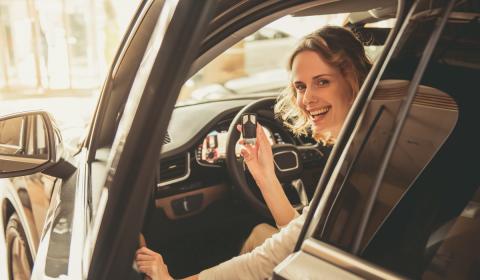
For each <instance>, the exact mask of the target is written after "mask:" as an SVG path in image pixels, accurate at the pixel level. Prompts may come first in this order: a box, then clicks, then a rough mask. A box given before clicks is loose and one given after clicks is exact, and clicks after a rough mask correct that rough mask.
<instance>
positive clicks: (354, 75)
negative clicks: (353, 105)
mask: <svg viewBox="0 0 480 280" xmlns="http://www.w3.org/2000/svg"><path fill="white" fill-rule="evenodd" d="M303 51H314V52H316V53H317V54H318V55H319V56H320V57H321V58H322V59H324V60H325V61H326V62H327V63H328V64H330V65H331V66H333V67H337V68H338V69H339V70H340V72H341V73H342V74H343V75H344V77H345V79H346V80H347V82H348V84H349V86H350V89H351V93H352V95H353V96H352V100H353V99H354V98H355V97H356V95H357V93H358V91H359V90H360V86H361V85H362V83H363V81H364V80H365V77H366V76H367V74H368V71H369V70H370V67H371V62H370V60H369V59H368V58H367V56H366V54H365V49H364V47H363V45H362V43H361V42H360V41H359V40H358V39H357V38H356V37H355V35H354V34H353V33H352V32H351V31H350V30H348V29H346V28H343V27H338V26H326V27H323V28H321V29H319V30H317V31H315V32H313V33H311V34H309V35H307V36H305V37H304V38H303V39H302V40H301V41H300V42H299V44H298V45H297V47H296V48H295V49H294V51H293V53H292V54H291V55H290V58H289V60H288V65H287V68H288V71H289V72H291V70H292V65H293V60H294V59H295V57H296V56H297V55H298V54H299V53H301V52H303ZM296 101H297V100H296V94H295V90H294V88H293V86H292V83H291V82H289V85H288V86H287V87H286V88H285V89H284V90H283V91H282V93H281V94H280V95H279V97H278V98H277V102H276V104H275V107H274V111H275V115H276V116H277V117H278V118H280V119H281V120H282V121H283V123H284V124H285V126H287V127H288V128H289V129H290V130H291V131H292V132H293V133H294V134H295V135H309V133H311V124H310V121H309V117H308V115H307V114H306V112H305V111H304V110H302V109H301V108H300V107H298V105H297V102H296ZM314 138H315V139H316V140H317V141H319V142H323V143H324V144H333V143H334V142H335V139H333V138H332V137H331V136H330V135H325V134H324V135H314Z"/></svg>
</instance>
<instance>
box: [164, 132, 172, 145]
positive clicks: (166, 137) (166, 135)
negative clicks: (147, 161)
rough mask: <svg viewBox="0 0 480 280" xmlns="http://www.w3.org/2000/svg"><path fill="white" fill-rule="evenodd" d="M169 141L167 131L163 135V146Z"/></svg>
mask: <svg viewBox="0 0 480 280" xmlns="http://www.w3.org/2000/svg"><path fill="white" fill-rule="evenodd" d="M171 141H172V139H171V138H170V134H168V131H167V134H165V138H163V145H165V144H168V143H170V142H171Z"/></svg>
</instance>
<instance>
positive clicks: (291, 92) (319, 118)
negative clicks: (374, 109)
mask: <svg viewBox="0 0 480 280" xmlns="http://www.w3.org/2000/svg"><path fill="white" fill-rule="evenodd" d="M352 38H353V36H352V33H351V32H350V31H347V30H346V29H343V28H340V27H328V28H323V29H321V30H319V31H317V32H314V33H312V34H311V35H308V36H307V37H306V38H305V39H304V40H303V41H302V42H301V43H300V44H299V45H298V46H297V48H296V49H295V51H294V52H293V54H292V56H291V57H290V60H289V63H288V68H289V69H290V70H291V73H292V74H291V83H290V85H289V86H288V88H287V89H286V90H285V91H284V92H283V94H282V95H281V97H280V98H279V100H278V103H277V104H276V106H275V109H276V112H277V114H278V115H280V117H281V118H282V119H283V120H284V121H286V123H287V125H288V126H289V127H290V128H291V129H292V131H293V132H294V133H296V134H303V135H307V134H308V133H309V132H308V131H309V129H311V130H312V133H313V136H314V137H315V138H316V139H317V140H319V141H323V142H324V143H330V144H332V143H334V142H335V138H336V137H337V135H338V133H339V132H340V129H341V127H342V124H343V122H344V120H345V118H346V116H347V113H348V111H349V109H350V106H351V105H352V103H353V100H354V98H355V96H356V95H357V92H358V90H359V89H360V85H361V84H362V82H363V80H364V79H365V77H366V75H367V73H368V70H369V69H370V67H371V63H370V61H369V59H368V58H367V56H366V55H365V51H364V49H363V46H362V44H360V43H359V42H358V40H356V39H354V40H352Z"/></svg>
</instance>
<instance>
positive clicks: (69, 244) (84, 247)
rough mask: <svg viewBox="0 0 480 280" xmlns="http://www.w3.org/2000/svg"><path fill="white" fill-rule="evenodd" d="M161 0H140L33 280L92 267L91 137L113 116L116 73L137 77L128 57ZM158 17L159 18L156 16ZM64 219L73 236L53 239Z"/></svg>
mask: <svg viewBox="0 0 480 280" xmlns="http://www.w3.org/2000/svg"><path fill="white" fill-rule="evenodd" d="M159 2H163V1H156V2H155V1H154V0H142V1H141V2H140V3H139V6H138V8H137V11H136V13H135V14H134V16H133V17H132V21H131V23H130V25H129V27H128V28H127V31H126V33H125V36H124V38H123V40H122V42H121V43H120V47H119V50H118V52H117V54H116V56H115V58H114V61H115V62H114V63H113V64H112V67H111V69H110V71H109V74H108V75H107V79H106V82H105V84H104V86H103V89H102V94H101V95H100V101H99V102H98V104H97V108H96V111H95V113H94V116H93V118H92V122H91V123H90V127H89V132H88V134H87V138H86V140H85V141H84V143H83V145H82V147H81V149H80V150H79V152H78V153H77V154H76V155H75V156H74V159H73V161H74V162H75V163H76V166H77V172H76V173H75V174H73V175H72V176H71V177H70V178H69V179H68V180H64V181H65V182H62V184H57V185H56V186H55V188H54V190H53V191H52V197H51V200H50V206H49V209H48V211H47V215H46V216H47V217H46V219H45V223H44V227H43V231H42V232H43V233H42V235H41V239H40V242H39V248H38V250H37V256H36V258H35V260H34V267H33V271H32V279H45V278H56V277H60V275H68V276H72V277H78V278H84V277H82V275H85V274H86V273H85V272H84V269H85V267H87V268H88V264H89V262H88V258H85V256H89V255H88V254H86V255H85V254H82V253H79V252H82V251H83V252H85V251H87V252H88V250H89V249H90V247H91V246H89V245H91V244H90V243H89V242H88V234H89V231H90V229H91V214H92V207H93V206H92V200H91V195H92V191H91V189H92V178H91V176H92V168H91V162H92V161H91V160H90V161H89V160H88V159H89V157H90V155H91V153H90V151H91V148H92V144H93V143H92V142H91V139H92V137H93V136H94V135H96V134H97V133H98V130H99V128H98V126H96V124H98V123H100V122H101V121H102V120H103V119H104V118H106V117H109V116H105V114H102V112H104V108H105V107H108V106H109V104H108V103H109V98H107V97H110V96H111V95H112V94H113V93H117V92H114V89H118V88H119V87H114V82H115V78H117V77H118V76H120V75H118V76H117V75H116V74H117V73H118V71H119V69H120V68H121V67H122V66H125V68H126V67H128V68H129V69H130V70H131V71H130V72H129V73H127V74H126V75H123V76H121V79H122V80H127V81H128V80H129V79H133V77H134V76H135V73H136V72H135V71H132V70H133V69H135V67H137V68H138V67H139V65H138V64H137V65H135V64H134V65H133V66H132V65H131V63H130V64H129V63H124V62H125V60H128V59H124V58H125V57H131V56H134V55H130V53H133V52H135V51H138V47H137V45H135V44H134V43H133V42H134V41H135V40H136V38H135V35H136V34H137V32H138V30H139V28H140V26H142V24H143V23H144V21H145V18H146V17H147V15H148V13H153V14H154V13H155V11H157V10H158V7H154V5H153V4H154V3H157V4H160V8H161V5H162V3H159ZM152 7H154V8H152ZM155 8H157V9H155ZM154 16H155V17H156V15H154ZM144 25H147V27H145V26H143V32H146V33H148V29H149V28H148V27H149V26H148V23H146V24H144ZM153 26H154V25H151V28H153ZM141 35H144V34H141ZM139 37H141V36H139ZM140 39H141V38H140ZM140 39H137V40H140ZM132 45H134V46H135V47H136V48H135V49H133V50H132V49H129V47H130V46H132ZM145 47H146V46H145ZM140 49H141V48H140ZM127 62H129V61H127ZM128 76H130V77H131V78H129V77H128ZM130 86H131V84H130ZM124 90H126V91H127V92H128V90H129V87H128V85H127V88H125V86H124ZM61 218H66V220H64V221H66V223H67V224H68V225H69V231H70V233H69V237H68V239H67V240H57V241H55V240H52V238H51V235H52V231H53V230H54V229H55V227H56V226H57V225H58V221H59V220H60V219H61ZM54 243H56V244H54ZM50 247H56V248H57V250H61V251H63V252H64V254H62V255H61V256H59V255H56V256H55V258H52V257H51V256H49V253H50V254H51V252H50V250H51V249H50ZM52 259H55V260H56V261H55V263H53V262H52Z"/></svg>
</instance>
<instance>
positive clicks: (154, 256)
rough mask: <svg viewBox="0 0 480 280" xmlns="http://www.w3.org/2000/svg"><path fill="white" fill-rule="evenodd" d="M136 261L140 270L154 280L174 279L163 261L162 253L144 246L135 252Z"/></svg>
mask: <svg viewBox="0 0 480 280" xmlns="http://www.w3.org/2000/svg"><path fill="white" fill-rule="evenodd" d="M135 261H136V263H137V267H138V270H139V271H140V272H143V273H145V274H146V275H147V276H148V277H150V279H152V280H163V279H168V280H173V278H172V276H170V274H169V273H168V268H167V265H166V264H165V263H164V262H163V258H162V256H161V255H160V254H158V253H156V252H154V251H152V250H150V249H148V248H147V247H142V248H140V249H138V250H137V252H136V253H135Z"/></svg>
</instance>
